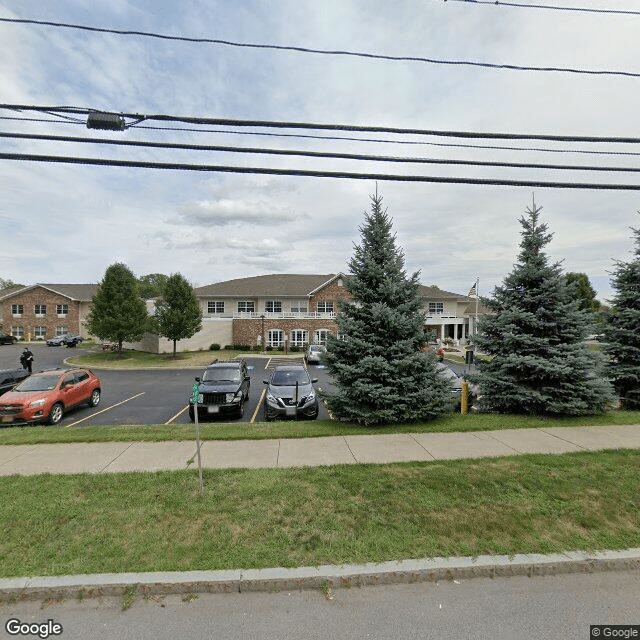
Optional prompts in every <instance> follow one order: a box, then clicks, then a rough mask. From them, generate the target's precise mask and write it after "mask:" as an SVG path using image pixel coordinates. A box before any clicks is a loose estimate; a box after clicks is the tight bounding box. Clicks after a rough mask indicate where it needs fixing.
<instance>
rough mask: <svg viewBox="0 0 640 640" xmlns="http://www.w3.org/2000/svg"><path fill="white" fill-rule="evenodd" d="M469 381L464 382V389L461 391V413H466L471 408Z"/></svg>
mask: <svg viewBox="0 0 640 640" xmlns="http://www.w3.org/2000/svg"><path fill="white" fill-rule="evenodd" d="M468 401H469V383H468V382H463V383H462V390H461V391H460V413H461V414H463V415H464V414H465V413H467V411H468V410H469V406H468Z"/></svg>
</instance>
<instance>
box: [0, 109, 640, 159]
mask: <svg viewBox="0 0 640 640" xmlns="http://www.w3.org/2000/svg"><path fill="white" fill-rule="evenodd" d="M0 120H16V121H20V122H47V123H53V124H75V125H82V126H83V127H84V126H85V122H84V121H78V122H75V121H74V122H68V121H60V120H47V119H45V118H15V117H11V116H0ZM136 129H145V130H150V131H180V132H186V133H222V134H225V135H237V136H260V137H272V138H295V139H301V140H330V141H347V142H366V143H377V144H394V145H421V146H429V147H444V148H454V149H488V150H492V151H527V152H535V153H571V154H586V155H603V156H640V152H637V151H596V150H588V149H548V148H545V147H505V146H497V145H483V144H453V143H450V142H427V141H426V140H389V139H387V138H354V137H350V136H313V135H305V134H301V133H270V132H266V131H239V130H234V129H231V130H230V129H203V128H194V127H154V126H149V125H136Z"/></svg>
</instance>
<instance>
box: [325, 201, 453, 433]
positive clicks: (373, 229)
mask: <svg viewBox="0 0 640 640" xmlns="http://www.w3.org/2000/svg"><path fill="white" fill-rule="evenodd" d="M365 221H366V222H365V224H364V226H362V227H360V229H359V231H360V232H361V234H362V243H361V244H360V245H359V246H355V247H354V255H353V257H352V258H351V261H350V262H349V270H350V276H349V277H348V278H345V282H344V286H345V289H346V290H347V291H348V292H349V293H350V294H351V295H352V297H353V301H341V302H340V307H339V312H338V316H337V323H338V327H339V337H336V336H330V337H329V338H328V340H327V354H326V359H325V362H326V365H327V369H328V370H329V372H330V373H331V375H332V376H333V379H334V381H335V385H336V387H337V390H336V391H335V392H333V393H326V392H325V394H324V397H325V398H326V399H327V403H328V405H329V408H330V409H331V411H332V412H333V413H334V415H335V416H336V417H337V418H338V419H339V420H341V421H343V422H356V423H360V424H366V425H378V424H384V423H398V422H410V421H418V420H430V419H433V418H435V417H437V416H438V415H441V414H442V413H444V412H446V411H448V410H450V407H451V386H450V382H449V381H448V380H445V379H444V377H443V376H442V375H441V374H440V373H439V371H438V369H437V368H436V362H435V356H434V355H433V354H429V353H422V352H421V351H420V348H421V346H422V344H423V343H424V331H423V326H424V315H423V313H422V298H421V297H420V295H419V289H418V287H419V283H418V272H416V273H414V274H413V276H411V278H407V274H406V272H405V270H404V255H403V253H402V251H401V250H400V249H398V248H397V247H396V241H395V235H393V234H392V232H391V227H392V224H391V221H390V219H389V217H388V216H387V214H386V212H385V211H383V210H382V197H379V196H378V195H377V194H376V195H375V196H372V197H371V213H370V214H367V213H365Z"/></svg>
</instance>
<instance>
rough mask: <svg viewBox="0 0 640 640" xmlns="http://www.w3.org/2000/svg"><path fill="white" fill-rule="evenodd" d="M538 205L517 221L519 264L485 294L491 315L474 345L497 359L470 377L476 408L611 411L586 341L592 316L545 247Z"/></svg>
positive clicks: (597, 360)
mask: <svg viewBox="0 0 640 640" xmlns="http://www.w3.org/2000/svg"><path fill="white" fill-rule="evenodd" d="M540 210H541V209H540V208H538V207H536V205H535V202H534V204H533V207H532V208H528V209H527V211H526V213H527V215H526V216H522V217H521V218H520V224H521V225H522V227H523V230H522V232H521V235H522V242H521V244H520V247H521V251H520V254H519V256H518V260H519V262H518V263H517V264H516V265H515V266H514V268H513V271H512V272H511V273H510V274H509V275H508V276H507V277H506V278H505V280H504V283H503V285H502V286H499V287H496V288H495V289H494V292H493V297H491V298H488V299H483V303H484V304H485V305H486V306H488V307H489V308H490V309H491V311H492V312H493V314H486V315H484V316H482V317H481V318H480V321H479V323H478V333H477V334H476V335H475V336H473V342H474V343H475V345H476V346H477V347H478V348H479V350H480V351H482V352H484V353H486V354H488V355H491V356H493V358H492V359H491V361H489V362H484V361H480V362H479V363H478V371H479V373H478V374H476V375H475V376H473V377H472V381H473V382H476V383H477V384H478V386H479V389H480V390H479V393H480V395H481V398H480V401H479V404H478V407H479V409H480V410H484V411H495V412H499V413H524V414H538V415H545V414H547V415H581V414H593V413H597V412H602V411H605V410H606V409H607V408H610V407H611V406H612V405H613V403H614V401H615V398H614V394H613V390H612V388H611V385H610V384H609V383H608V382H607V381H606V380H605V379H603V378H602V377H601V374H602V369H603V359H602V357H601V356H600V354H598V353H595V352H593V351H590V350H589V348H588V346H587V345H586V344H585V342H584V340H585V338H586V337H587V335H588V334H589V333H590V332H591V328H592V324H591V323H592V319H591V318H592V314H590V313H589V312H588V311H583V310H580V309H579V308H578V306H579V302H578V301H577V300H576V299H575V295H574V292H572V291H571V289H570V288H569V286H568V284H567V281H566V278H565V277H564V276H563V275H562V274H561V269H560V264H559V263H555V264H549V261H548V258H547V256H546V254H545V253H544V252H543V248H544V247H545V245H547V244H548V243H549V242H550V240H551V238H552V235H553V234H550V233H547V225H546V224H540V222H539V214H540Z"/></svg>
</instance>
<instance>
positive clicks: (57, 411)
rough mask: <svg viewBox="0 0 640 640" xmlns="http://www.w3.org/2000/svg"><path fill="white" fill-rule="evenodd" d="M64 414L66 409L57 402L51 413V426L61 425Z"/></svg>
mask: <svg viewBox="0 0 640 640" xmlns="http://www.w3.org/2000/svg"><path fill="white" fill-rule="evenodd" d="M63 414H64V408H63V406H62V404H61V403H60V402H56V403H55V404H54V405H53V407H51V411H49V424H52V425H56V424H60V420H62V416H63Z"/></svg>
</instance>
